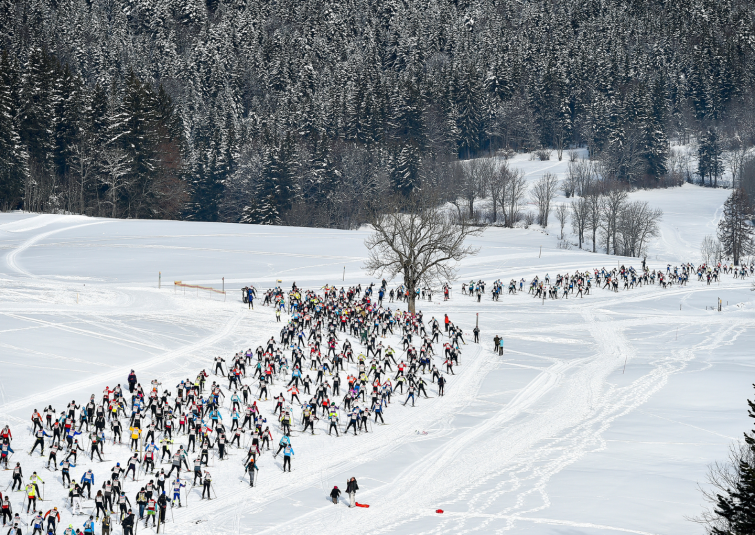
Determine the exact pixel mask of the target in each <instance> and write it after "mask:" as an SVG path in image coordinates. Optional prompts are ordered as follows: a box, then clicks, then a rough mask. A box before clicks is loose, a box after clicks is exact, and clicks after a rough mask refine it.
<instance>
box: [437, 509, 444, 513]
mask: <svg viewBox="0 0 755 535" xmlns="http://www.w3.org/2000/svg"><path fill="white" fill-rule="evenodd" d="M435 512H436V513H442V512H443V509H436V510H435Z"/></svg>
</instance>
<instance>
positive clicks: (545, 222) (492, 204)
mask: <svg viewBox="0 0 755 535" xmlns="http://www.w3.org/2000/svg"><path fill="white" fill-rule="evenodd" d="M571 156H572V159H571V161H570V162H569V165H568V173H567V175H566V178H565V179H564V180H558V179H557V177H556V176H555V175H553V174H551V173H546V174H544V175H543V176H542V177H541V178H540V179H538V180H537V181H535V182H534V183H533V184H531V185H529V184H528V182H527V180H526V179H525V177H524V173H523V172H522V170H521V169H514V168H512V167H511V166H510V165H509V164H508V162H507V161H506V160H496V159H492V158H486V159H476V160H472V161H470V162H464V163H460V164H456V165H454V166H452V168H454V169H456V176H455V179H454V180H453V183H454V184H455V191H456V192H458V195H457V196H455V197H453V200H452V203H453V204H454V205H455V206H456V210H457V214H456V215H457V217H458V218H459V219H465V220H468V221H472V222H476V223H479V224H497V225H501V226H504V227H508V228H511V227H514V226H523V227H525V228H527V227H529V226H530V225H533V224H535V223H537V224H539V225H541V226H543V227H547V226H549V225H552V224H553V223H554V218H555V220H556V222H557V224H558V228H559V231H560V234H559V240H560V241H559V245H560V246H561V247H565V248H568V247H570V245H569V244H570V243H571V241H570V240H566V239H565V238H564V229H565V228H566V226H567V225H569V224H570V225H571V229H572V231H573V233H574V239H575V240H576V241H577V243H576V245H577V246H578V247H579V248H580V249H582V248H583V247H586V246H587V244H590V245H591V249H592V252H597V251H599V250H600V251H601V252H604V253H606V254H613V255H622V256H634V257H639V256H642V255H644V254H645V251H646V248H647V245H648V243H649V241H650V240H651V238H654V237H656V236H658V234H659V229H658V223H659V222H660V221H661V219H662V218H663V212H662V211H661V210H660V209H657V208H651V207H650V205H649V204H648V203H647V202H643V201H630V200H629V194H628V190H629V185H628V184H626V183H624V182H620V181H618V180H615V179H610V178H607V177H606V176H605V171H604V170H602V169H601V166H600V165H596V164H595V163H594V162H591V161H589V160H580V159H578V158H576V157H575V155H574V153H572V154H571ZM441 194H442V192H441ZM558 194H562V195H563V196H565V197H566V198H567V199H568V202H565V203H558V204H556V203H554V200H555V198H556V196H557V195H558ZM480 199H485V202H484V203H481V201H480ZM475 201H477V204H476V205H475ZM475 206H477V207H475ZM529 206H533V207H534V210H531V209H530V208H529ZM588 248H589V247H588Z"/></svg>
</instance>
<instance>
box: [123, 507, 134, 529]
mask: <svg viewBox="0 0 755 535" xmlns="http://www.w3.org/2000/svg"><path fill="white" fill-rule="evenodd" d="M121 528H123V535H134V513H132V512H131V509H129V510H128V514H127V515H126V516H124V517H123V520H121Z"/></svg>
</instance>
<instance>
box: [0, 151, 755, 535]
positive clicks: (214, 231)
mask: <svg viewBox="0 0 755 535" xmlns="http://www.w3.org/2000/svg"><path fill="white" fill-rule="evenodd" d="M527 163H528V164H529V163H532V164H533V165H532V167H533V168H532V169H531V170H530V171H531V172H532V173H533V174H537V173H539V172H542V171H543V170H544V169H543V166H546V165H551V164H553V162H550V163H549V162H538V163H539V164H540V167H537V166H535V165H534V163H535V162H527ZM562 165H564V166H565V163H564V164H562ZM528 172H529V171H528ZM727 195H728V192H727V191H723V190H709V189H702V188H698V187H694V186H684V187H683V188H677V189H670V190H662V191H646V192H637V193H633V194H632V197H633V198H637V199H642V200H648V201H649V202H650V203H651V204H652V205H653V206H659V207H661V208H663V209H664V211H665V216H664V220H663V223H662V235H661V237H660V238H659V239H657V240H655V241H654V242H653V243H652V245H651V247H650V251H649V255H648V263H649V264H650V266H651V268H664V269H665V266H666V265H667V264H668V263H671V264H672V265H675V264H677V263H679V262H688V261H690V262H694V263H695V264H697V263H699V262H700V258H699V252H698V248H699V244H700V241H701V240H702V238H703V236H705V235H706V234H713V233H714V232H715V225H716V222H717V220H718V218H719V217H720V213H721V204H722V203H723V201H724V200H725V198H726V196H727ZM368 234H369V231H368V230H360V231H351V232H348V231H336V230H323V229H304V228H291V227H277V228H273V227H261V226H250V225H232V224H213V223H191V222H175V221H139V220H102V219H92V218H85V217H80V216H52V215H33V214H18V213H13V214H0V248H2V252H1V253H0V258H1V259H0V333H2V334H1V335H0V370H1V371H0V425H1V424H5V423H8V424H10V425H11V429H12V431H13V435H14V441H13V444H12V446H13V448H14V449H15V451H16V453H15V454H14V456H13V458H12V464H15V461H20V462H21V463H22V466H23V468H24V474H25V476H26V477H25V479H28V476H29V475H30V474H31V472H32V471H33V470H36V471H37V472H38V473H39V474H40V475H41V477H42V478H43V479H44V480H45V483H46V484H45V486H44V487H45V488H44V493H45V499H46V501H44V502H43V503H42V507H41V509H43V510H45V511H46V510H47V509H49V508H50V507H52V506H55V505H57V506H58V507H59V508H62V509H63V516H64V518H63V525H64V526H67V525H68V523H69V522H73V524H74V526H75V527H80V526H81V524H83V521H84V519H85V517H82V516H76V517H72V516H71V515H70V512H69V510H68V500H67V499H66V495H67V492H66V491H65V490H64V488H63V487H62V486H61V479H60V472H57V473H51V472H49V471H47V470H45V469H44V463H45V461H46V457H45V458H42V457H39V456H38V455H37V454H36V453H35V454H34V455H33V456H28V455H27V453H26V452H27V451H28V450H29V449H30V448H31V445H32V443H33V440H32V437H31V436H30V435H29V430H30V428H31V425H30V421H29V417H30V415H31V412H32V410H33V409H39V410H40V411H41V410H43V408H44V407H46V406H47V405H48V404H52V406H53V407H55V408H56V409H57V410H58V411H60V410H62V409H63V408H64V406H65V405H66V404H67V403H69V402H70V401H71V400H72V399H73V400H76V401H77V402H84V401H86V400H87V399H88V398H89V396H90V394H92V393H94V394H95V395H96V398H97V399H98V400H99V399H100V398H101V395H100V393H101V392H102V390H103V388H104V387H105V386H106V385H107V386H110V387H112V386H114V385H115V384H116V383H120V384H121V385H125V383H126V376H127V374H128V372H129V371H130V370H131V369H132V368H133V369H135V370H136V373H137V375H138V377H139V381H140V382H141V384H142V385H148V384H149V381H150V380H151V379H153V378H157V379H159V380H160V381H161V382H162V383H163V385H164V386H165V387H167V388H171V389H174V386H175V385H176V384H178V382H179V381H180V380H181V379H184V378H191V379H192V380H193V379H194V378H195V377H196V375H197V373H198V372H199V371H200V370H201V369H203V368H205V369H208V370H210V369H211V362H212V359H213V358H214V357H215V356H217V355H222V356H224V357H225V358H226V359H228V358H229V357H231V356H232V355H233V353H234V352H236V351H238V350H241V349H246V348H250V347H251V348H252V349H254V348H256V347H257V346H258V345H260V344H262V343H263V342H265V341H266V340H267V339H269V338H270V337H271V336H274V337H276V339H277V338H278V334H279V330H280V324H277V323H276V322H275V317H274V314H273V310H272V309H271V308H267V307H262V306H261V300H258V301H257V304H256V308H255V309H254V310H251V311H250V310H248V308H246V305H244V304H243V303H242V302H241V299H240V297H241V295H240V292H239V290H238V289H239V288H240V287H242V286H244V285H246V284H248V283H252V284H254V285H255V286H256V287H257V288H269V287H272V286H274V285H275V283H276V280H278V279H280V280H282V281H283V282H282V285H283V286H284V288H290V286H291V284H292V283H293V282H296V283H297V284H298V285H299V286H300V287H304V288H321V287H322V286H323V285H324V284H326V283H329V284H336V285H337V286H339V287H340V286H346V287H348V286H349V285H356V284H357V283H362V285H365V284H369V283H370V282H373V281H374V282H378V284H379V281H377V280H375V278H373V277H369V276H368V275H367V274H366V273H365V272H364V271H363V269H362V264H363V262H364V259H365V257H366V250H365V247H364V245H363V241H364V239H365V237H366V236H367V235H368ZM555 234H556V233H555V232H554V231H553V230H551V231H550V233H547V232H546V231H543V230H542V229H539V227H532V228H530V229H529V230H524V229H499V228H491V229H488V230H486V231H485V232H484V234H483V235H482V236H481V237H478V238H474V239H473V240H471V241H472V242H474V244H475V245H477V246H479V247H480V252H479V254H478V255H477V256H475V257H471V258H469V259H467V260H465V261H463V262H462V263H461V265H460V266H459V277H458V280H457V281H456V282H455V283H454V284H453V294H452V298H451V300H450V301H448V302H443V301H442V295H441V294H440V293H436V294H435V295H434V296H433V302H431V303H428V302H423V303H421V305H420V308H422V310H423V312H424V313H425V317H426V318H427V319H429V318H430V317H431V316H435V317H436V318H439V319H440V321H441V322H442V318H443V314H444V313H448V314H449V316H450V318H451V319H452V321H454V322H455V323H456V324H458V325H460V326H461V327H462V328H463V329H464V331H465V333H466V336H465V338H466V341H467V344H466V345H464V346H462V357H461V366H460V367H459V368H457V370H456V372H457V373H456V375H454V376H450V377H449V378H448V385H447V389H446V390H447V392H446V396H445V397H437V390H436V386H435V385H430V389H429V390H430V394H431V395H432V396H434V397H431V398H430V399H425V398H421V399H418V401H417V404H416V406H415V407H413V408H412V407H411V406H407V407H403V406H401V405H400V404H399V403H398V402H399V401H403V398H402V397H401V396H400V395H397V396H394V398H393V403H392V404H391V405H390V406H389V408H388V409H387V410H386V413H385V420H386V422H388V424H389V425H385V426H381V425H375V426H374V427H373V428H372V430H371V431H372V432H370V433H367V434H360V435H359V436H356V437H355V436H353V435H349V436H341V437H340V438H335V437H329V436H328V435H327V428H326V425H325V420H320V421H319V422H318V427H317V435H315V436H309V435H306V436H305V435H301V434H300V433H295V434H294V436H293V447H294V449H295V452H296V455H295V457H294V460H293V467H294V471H293V472H292V473H282V472H281V458H280V457H278V458H277V459H273V457H272V455H271V453H272V452H267V451H265V452H264V453H263V455H262V457H261V459H260V461H259V467H260V472H259V481H258V486H257V487H255V488H249V486H248V484H247V483H245V482H244V481H245V480H243V475H244V474H243V469H242V466H241V462H242V460H243V457H244V452H243V451H242V450H238V449H231V454H232V455H231V457H230V458H229V460H227V461H225V462H219V461H217V460H214V461H213V466H212V467H210V468H209V470H210V471H211V472H212V474H213V482H214V488H215V490H216V493H217V499H214V500H211V501H208V500H205V501H202V500H200V489H199V487H197V488H195V489H193V490H192V491H191V492H190V495H189V498H188V507H183V508H181V509H174V510H173V511H172V513H173V514H172V515H171V514H170V513H169V514H168V520H169V522H168V524H167V525H166V526H165V527H166V533H200V534H201V533H208V534H224V533H307V534H309V533H328V534H333V533H348V532H360V533H407V534H408V533H411V534H429V533H497V532H503V531H511V532H514V533H527V534H552V533H558V534H577V533H580V534H581V533H587V534H592V533H596V534H597V533H601V534H602V533H635V534H651V533H652V534H669V535H671V534H699V533H702V532H703V530H702V529H701V528H700V527H699V526H698V525H696V524H694V523H692V522H690V521H689V520H687V519H685V517H689V516H694V515H696V514H698V513H699V512H700V507H701V503H702V500H701V497H700V493H699V491H698V489H697V483H698V482H700V483H703V482H704V475H705V470H706V465H707V464H709V463H711V462H713V461H715V460H722V459H724V458H725V457H726V452H727V448H728V445H729V444H730V443H731V442H732V441H733V440H735V439H736V438H737V437H741V434H742V432H743V431H744V430H746V429H747V428H748V426H749V422H748V418H747V411H746V402H745V400H746V398H747V397H749V396H750V395H751V394H752V386H751V384H752V382H753V380H752V372H753V367H755V359H754V358H753V355H752V347H755V334H754V329H753V328H752V327H753V325H755V323H754V320H755V314H754V313H753V293H752V292H751V291H750V285H751V281H750V280H749V279H745V280H744V281H743V280H739V279H737V280H735V279H733V277H732V276H730V275H726V276H724V277H723V280H722V281H721V282H720V283H718V284H714V285H710V286H708V285H706V284H705V283H704V282H698V281H697V280H696V278H695V279H694V280H691V281H690V283H689V285H688V286H686V287H681V288H680V287H678V286H671V287H669V288H668V289H665V290H663V289H661V288H660V287H659V286H657V285H656V286H644V287H641V288H637V289H633V290H629V291H620V292H619V293H618V294H616V293H612V292H609V291H608V290H600V289H595V290H594V293H593V295H589V296H587V297H585V298H584V299H575V298H569V299H568V300H567V299H559V300H558V301H551V300H548V301H546V302H543V301H541V300H535V299H532V297H531V296H529V295H527V294H526V293H520V294H518V295H508V294H506V293H505V292H504V295H503V296H502V297H501V300H500V301H499V302H493V301H491V300H490V293H489V290H488V293H487V294H486V295H485V296H484V297H483V300H482V302H481V303H477V302H476V299H474V298H470V297H468V296H464V295H461V292H460V291H459V287H460V281H464V280H467V281H468V280H470V279H471V278H473V279H484V280H486V281H487V283H488V288H489V287H490V285H491V283H492V282H493V281H494V280H495V279H497V278H501V279H502V280H503V281H504V284H505V283H507V282H508V281H509V280H510V279H512V278H514V279H517V280H518V279H520V278H522V277H524V278H525V279H526V280H527V281H529V280H530V279H531V278H532V277H533V276H535V275H539V276H541V277H542V276H544V275H545V274H546V273H547V274H550V275H551V276H554V275H556V274H557V273H562V274H563V273H567V272H568V273H572V272H574V270H576V269H579V270H585V269H590V270H592V269H593V268H601V267H603V266H605V267H606V268H611V267H612V266H615V265H617V264H618V263H623V264H625V265H635V266H636V267H638V268H639V265H640V260H639V259H629V258H617V257H613V256H605V255H602V254H593V253H590V252H586V251H580V250H562V249H558V248H557V247H556V237H555ZM159 272H161V279H162V287H161V288H159V289H158V273H159ZM222 277H225V288H226V290H229V292H228V295H227V298H226V299H225V301H223V297H222V296H220V295H216V294H215V295H206V292H199V293H197V291H195V290H185V291H184V290H179V291H175V290H174V288H173V281H176V280H181V281H183V282H186V283H190V284H201V285H212V286H213V287H215V288H220V287H221V285H222V284H223V283H222V280H221V278H222ZM342 279H343V280H342ZM396 284H397V282H396V281H394V282H393V283H391V284H390V285H389V287H395V285H396ZM718 298H721V299H722V301H723V305H724V306H723V310H722V312H717V311H715V310H713V307H714V305H715V304H716V302H717V299H718ZM395 305H396V304H390V306H392V307H395ZM398 306H399V308H401V309H403V308H404V305H403V303H399V304H398ZM477 314H479V325H480V329H481V331H482V334H481V341H482V343H481V344H479V345H477V344H474V343H472V341H471V338H472V335H471V330H472V328H473V327H474V324H475V318H476V315H477ZM496 334H500V335H502V336H503V337H504V339H505V347H506V351H505V354H504V356H503V357H499V356H498V355H496V354H494V352H493V351H492V346H493V343H492V338H493V336H494V335H496ZM352 343H353V344H354V345H355V349H357V350H356V351H355V352H356V353H358V352H359V350H358V348H359V347H361V346H359V344H358V341H357V340H353V339H352ZM384 343H385V344H388V343H390V344H391V345H393V347H398V346H399V345H400V344H399V339H398V337H389V339H388V340H386V341H384ZM436 348H438V349H437V350H436V351H437V353H439V354H440V353H441V351H440V350H439V349H440V346H436ZM436 363H437V364H440V362H439V361H438V359H437V358H436ZM212 379H215V377H212V376H211V377H210V380H212ZM218 379H222V378H218ZM221 384H223V387H224V388H225V386H227V383H226V381H222V382H221ZM280 390H282V385H281V381H280V380H278V381H276V385H275V386H274V387H273V388H272V392H273V394H277V393H278V392H279V391H280ZM261 406H262V411H263V415H265V416H266V417H267V418H268V422H273V421H274V418H272V417H271V415H272V410H273V408H274V402H273V401H272V400H270V401H264V400H263V401H262V402H261ZM222 412H223V415H224V417H225V418H226V422H227V423H229V411H228V408H227V406H226V408H224V409H223V411H222ZM297 412H298V411H297ZM297 429H301V427H300V426H297ZM417 431H426V432H427V434H418V433H417ZM279 438H280V432H279V431H278V430H277V429H275V430H274V439H275V442H274V444H277V440H278V439H279ZM186 441H187V440H186V437H185V436H181V437H180V438H179V439H178V440H177V441H176V444H179V443H184V444H185V443H186ZM46 451H47V450H46ZM59 457H60V456H59ZM128 457H129V452H128V448H127V447H126V446H125V445H124V446H117V445H112V444H110V443H109V444H108V445H107V446H106V447H105V458H106V459H107V460H108V461H109V462H105V463H102V464H100V463H99V462H92V461H90V460H88V459H86V458H85V457H84V456H81V457H80V459H81V461H82V462H81V463H80V464H79V465H78V466H77V467H76V468H75V469H73V470H72V475H73V477H74V478H75V479H77V480H78V479H80V478H81V475H82V474H83V472H84V471H85V470H86V469H87V468H89V467H91V468H93V470H94V472H95V478H96V479H95V483H96V485H95V488H99V486H100V485H101V484H102V482H103V481H104V480H105V479H106V478H107V476H109V469H110V467H111V466H112V465H114V464H115V462H121V463H122V464H123V463H125V462H126V461H127V459H128ZM59 460H60V459H59ZM190 461H191V459H190ZM190 464H191V463H190ZM168 466H169V465H165V467H166V469H167V468H168ZM10 474H11V472H1V471H0V489H3V488H4V487H5V485H7V483H8V482H9V481H10ZM351 476H354V477H356V478H357V480H358V482H359V486H360V491H359V492H358V493H357V500H358V501H359V502H362V503H367V504H369V505H370V506H371V507H370V508H369V509H363V508H355V509H349V508H348V507H347V506H346V502H345V501H343V500H342V502H341V503H340V504H339V505H337V506H336V505H333V504H332V503H330V501H329V498H328V493H329V492H330V489H332V487H333V486H334V485H338V486H339V488H341V490H342V491H345V487H346V479H347V477H351ZM142 477H144V476H142ZM144 482H145V481H144V479H142V481H141V482H132V481H131V480H130V479H129V480H128V482H127V483H126V485H125V490H126V492H127V495H128V496H129V499H131V500H132V503H133V502H134V497H135V494H136V492H137V491H138V488H139V487H140V486H141V484H143V483H144ZM21 500H22V493H12V501H13V507H14V509H15V510H21V508H22V505H21ZM437 509H442V510H443V511H444V512H443V513H442V514H440V513H436V510H437ZM23 510H24V512H25V507H24V508H23ZM24 518H27V517H26V516H24ZM198 521H202V522H199V523H197V522H198ZM147 531H152V530H144V532H147ZM59 532H60V528H59ZM142 532H143V526H140V528H139V533H142ZM97 533H99V528H98V530H97ZM115 533H120V528H116V529H115Z"/></svg>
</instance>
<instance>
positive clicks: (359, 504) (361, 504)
mask: <svg viewBox="0 0 755 535" xmlns="http://www.w3.org/2000/svg"><path fill="white" fill-rule="evenodd" d="M356 506H357V507H365V508H367V507H369V505H367V504H366V503H359V502H357V503H356Z"/></svg>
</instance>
